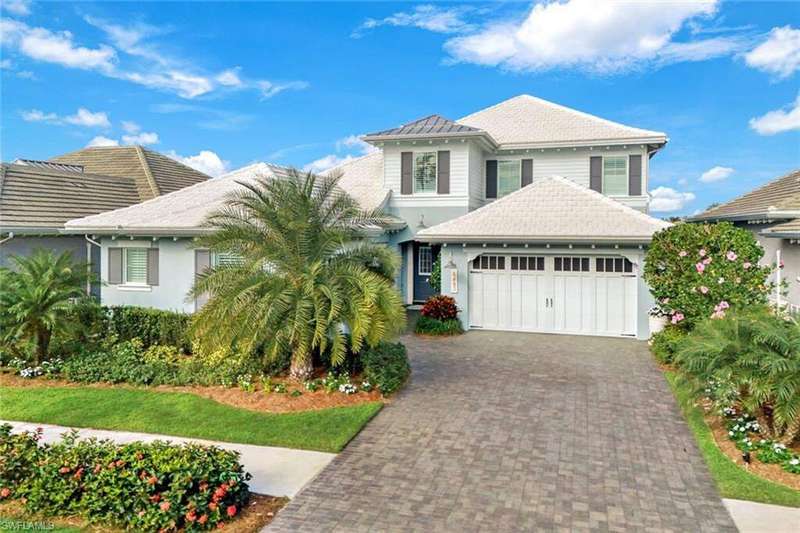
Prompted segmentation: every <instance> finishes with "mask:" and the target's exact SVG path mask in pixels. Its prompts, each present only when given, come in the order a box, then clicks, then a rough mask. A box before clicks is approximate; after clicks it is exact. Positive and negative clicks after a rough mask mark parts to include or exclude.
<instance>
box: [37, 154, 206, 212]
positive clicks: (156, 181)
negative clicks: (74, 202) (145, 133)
mask: <svg viewBox="0 0 800 533" xmlns="http://www.w3.org/2000/svg"><path fill="white" fill-rule="evenodd" d="M50 161H52V162H55V163H66V164H71V165H81V166H83V168H84V170H85V171H86V172H91V173H94V174H103V175H106V176H122V177H127V178H134V179H135V180H136V187H137V190H138V192H139V197H140V199H141V200H142V201H144V200H150V199H151V198H155V197H156V196H159V195H160V194H167V193H170V192H173V191H177V190H179V189H182V188H184V187H188V186H189V185H194V184H195V183H199V182H201V181H205V180H207V179H209V178H210V176H208V175H206V174H203V173H202V172H200V171H199V170H195V169H193V168H191V167H188V166H186V165H184V164H183V163H179V162H178V161H175V160H174V159H172V158H171V157H167V156H165V155H163V154H160V153H158V152H154V151H153V150H148V149H147V148H142V147H141V146H94V147H90V148H83V149H82V150H77V151H75V152H71V153H68V154H64V155H60V156H57V157H53V158H51V159H50Z"/></svg>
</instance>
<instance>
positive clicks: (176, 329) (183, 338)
mask: <svg viewBox="0 0 800 533" xmlns="http://www.w3.org/2000/svg"><path fill="white" fill-rule="evenodd" d="M107 316H108V329H109V331H110V332H111V333H113V334H116V335H117V337H118V338H119V340H123V341H126V340H131V339H134V338H137V339H139V340H141V341H142V344H143V345H144V347H145V348H149V347H150V346H154V345H170V346H177V347H178V348H180V349H181V350H182V351H183V352H189V350H190V349H191V344H192V343H191V338H190V336H189V323H190V320H191V315H189V314H187V313H176V312H174V311H164V310H162V309H151V308H148V307H132V306H112V307H108V308H107Z"/></svg>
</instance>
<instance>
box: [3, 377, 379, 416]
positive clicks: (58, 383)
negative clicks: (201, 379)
mask: <svg viewBox="0 0 800 533" xmlns="http://www.w3.org/2000/svg"><path fill="white" fill-rule="evenodd" d="M353 382H354V383H360V380H358V379H357V378H354V379H353ZM278 383H283V384H284V385H285V386H286V389H287V392H286V393H277V392H270V393H264V391H263V390H262V389H261V384H260V383H257V384H256V390H255V392H246V391H243V390H241V389H240V388H239V387H222V386H208V387H204V386H196V385H186V386H172V385H159V386H156V387H138V386H133V385H127V384H124V383H119V384H115V383H74V382H71V381H67V380H63V379H49V378H45V377H39V378H35V379H25V378H21V377H19V376H18V375H14V374H10V373H0V386H7V387H97V388H108V387H114V388H120V387H126V388H135V389H144V390H153V391H168V392H188V393H191V394H195V395H197V396H202V397H204V398H209V399H211V400H215V401H217V402H219V403H222V404H226V405H230V406H233V407H240V408H242V409H249V410H251V411H259V412H267V413H291V412H296V411H312V410H317V409H328V408H330V407H342V406H348V405H358V404H362V403H367V402H381V401H386V399H385V398H384V397H383V396H381V393H380V392H378V391H377V390H373V391H371V392H363V391H359V392H357V393H355V394H343V393H341V392H338V391H337V392H332V393H328V392H326V391H325V390H317V391H314V392H311V391H307V390H305V388H304V387H303V384H302V383H295V382H293V381H291V380H289V379H288V378H273V379H272V384H273V386H274V385H276V384H278ZM293 390H299V391H300V392H302V394H301V395H299V396H292V395H291V394H290V392H291V391H293Z"/></svg>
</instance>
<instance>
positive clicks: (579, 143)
mask: <svg viewBox="0 0 800 533" xmlns="http://www.w3.org/2000/svg"><path fill="white" fill-rule="evenodd" d="M667 142H669V139H668V138H667V136H666V135H662V136H656V137H630V138H624V139H588V140H586V139H584V140H566V141H547V142H529V143H502V144H500V145H499V146H498V150H521V149H541V148H583V147H591V146H617V145H628V144H645V145H658V146H659V147H661V146H663V145H665V144H667Z"/></svg>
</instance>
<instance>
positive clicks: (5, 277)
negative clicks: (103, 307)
mask: <svg viewBox="0 0 800 533" xmlns="http://www.w3.org/2000/svg"><path fill="white" fill-rule="evenodd" d="M11 259H12V261H13V263H14V268H11V269H9V268H0V331H2V333H1V334H0V335H2V342H3V343H4V344H5V345H7V346H16V345H18V344H19V343H20V342H32V343H33V344H34V346H35V350H34V363H35V364H37V365H38V364H40V363H41V362H42V361H44V360H46V359H47V355H48V350H49V347H50V341H51V339H52V338H53V335H54V334H55V333H57V332H59V331H62V330H65V329H68V328H69V327H70V323H69V320H68V315H67V312H66V311H67V309H68V308H69V307H70V305H71V302H72V301H74V300H75V299H78V298H83V297H85V296H86V284H87V282H88V281H89V280H90V279H91V274H90V273H89V270H88V268H87V266H86V265H85V264H80V263H74V262H73V261H72V254H70V253H69V252H64V253H62V254H60V255H54V254H53V253H52V252H51V251H48V250H43V249H38V250H36V251H35V252H34V253H33V254H32V255H31V256H29V257H23V256H11Z"/></svg>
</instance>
